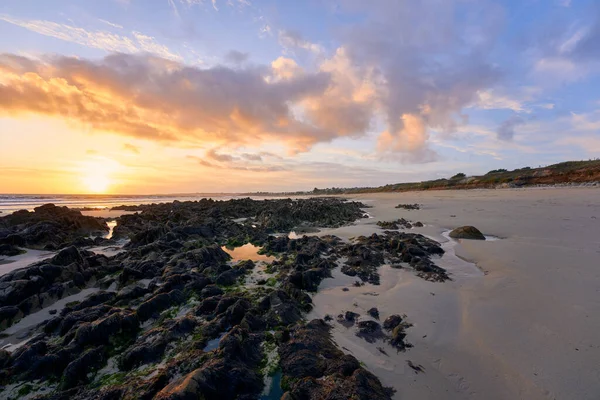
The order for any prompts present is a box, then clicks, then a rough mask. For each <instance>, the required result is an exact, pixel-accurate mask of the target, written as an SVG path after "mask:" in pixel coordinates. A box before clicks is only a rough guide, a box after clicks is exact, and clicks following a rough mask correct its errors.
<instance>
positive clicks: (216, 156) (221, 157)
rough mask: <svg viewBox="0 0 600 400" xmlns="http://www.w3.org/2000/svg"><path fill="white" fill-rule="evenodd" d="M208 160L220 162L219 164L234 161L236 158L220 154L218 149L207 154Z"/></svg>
mask: <svg viewBox="0 0 600 400" xmlns="http://www.w3.org/2000/svg"><path fill="white" fill-rule="evenodd" d="M205 156H206V157H207V158H210V159H211V160H215V161H219V162H231V161H233V160H234V157H233V156H231V155H229V154H220V153H217V149H211V150H208V151H207V152H206V154H205Z"/></svg>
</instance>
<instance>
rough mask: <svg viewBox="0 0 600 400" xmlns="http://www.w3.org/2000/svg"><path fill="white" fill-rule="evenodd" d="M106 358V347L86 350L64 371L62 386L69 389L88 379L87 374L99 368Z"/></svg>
mask: <svg viewBox="0 0 600 400" xmlns="http://www.w3.org/2000/svg"><path fill="white" fill-rule="evenodd" d="M104 359H105V356H104V349H103V348H102V347H96V348H93V349H90V350H87V351H86V352H84V353H83V354H82V355H81V356H80V357H79V358H77V359H75V360H74V361H72V362H71V363H70V364H69V365H67V368H65V371H64V372H63V376H62V381H61V388H62V389H69V388H72V387H74V386H76V385H77V384H79V383H80V382H85V381H86V380H87V374H88V373H89V372H91V371H92V370H93V369H99V364H100V363H102V362H103V361H104Z"/></svg>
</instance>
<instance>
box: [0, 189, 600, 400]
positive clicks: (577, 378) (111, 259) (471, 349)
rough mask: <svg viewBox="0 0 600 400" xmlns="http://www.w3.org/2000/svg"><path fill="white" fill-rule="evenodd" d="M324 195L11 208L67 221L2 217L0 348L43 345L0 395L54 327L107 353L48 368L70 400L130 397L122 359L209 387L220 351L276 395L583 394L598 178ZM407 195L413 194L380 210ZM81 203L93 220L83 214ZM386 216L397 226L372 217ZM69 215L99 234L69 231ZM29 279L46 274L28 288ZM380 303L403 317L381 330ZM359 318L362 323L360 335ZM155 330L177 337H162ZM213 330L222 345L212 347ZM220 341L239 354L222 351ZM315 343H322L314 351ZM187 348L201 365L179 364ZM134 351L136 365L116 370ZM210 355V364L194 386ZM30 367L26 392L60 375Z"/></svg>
mask: <svg viewBox="0 0 600 400" xmlns="http://www.w3.org/2000/svg"><path fill="white" fill-rule="evenodd" d="M343 197H344V199H347V200H350V201H340V200H339V199H335V198H323V197H322V198H315V199H306V198H302V199H297V200H285V199H279V200H276V201H275V200H273V201H269V202H262V201H256V200H251V199H243V200H232V201H230V202H213V201H210V200H202V201H200V202H188V203H186V202H183V203H177V202H176V203H170V204H159V205H151V206H145V207H142V211H141V214H132V211H117V210H115V211H109V210H103V211H89V212H88V211H85V212H83V213H79V212H77V211H69V210H66V209H63V208H60V207H54V206H44V207H43V208H42V209H38V210H37V211H36V212H35V213H30V214H27V215H26V218H28V220H26V221H29V222H26V224H30V225H26V226H36V225H35V224H36V223H39V219H38V218H42V219H47V218H50V219H53V218H54V219H55V220H57V219H56V218H60V219H59V220H60V221H63V218H66V221H73V223H64V222H61V223H60V224H59V227H58V228H52V229H58V230H57V231H56V235H58V236H59V237H60V238H61V239H60V241H56V237H55V235H54V234H52V235H42V236H32V235H30V234H29V233H28V232H29V230H28V228H25V229H23V227H22V226H21V225H15V228H12V229H16V230H15V232H20V233H19V234H21V235H23V236H22V238H21V239H20V240H23V241H28V243H32V244H34V245H35V246H36V247H37V248H44V249H45V250H28V251H27V253H25V254H20V255H16V256H12V257H6V258H4V259H3V261H2V262H1V264H0V275H2V276H3V278H2V280H3V288H4V292H3V293H4V294H3V295H4V296H5V297H4V302H5V304H6V307H4V308H3V309H2V310H3V312H4V315H6V317H5V319H4V320H3V323H4V324H6V325H5V328H4V331H3V333H4V334H5V336H4V338H3V340H2V343H1V345H2V346H3V348H4V350H6V351H8V352H9V353H7V352H5V353H3V354H5V355H6V357H11V358H10V359H9V361H8V362H9V363H12V364H14V365H18V364H15V363H17V360H18V358H19V356H20V354H22V353H23V352H24V351H26V350H28V349H31V348H33V346H34V345H35V343H34V342H33V341H36V342H39V343H42V342H43V343H46V344H45V346H49V350H48V353H49V354H46V355H44V354H39V355H35V356H34V358H35V359H36V360H38V361H36V362H39V363H42V364H35V363H30V364H27V366H20V367H19V368H25V371H26V373H27V374H29V375H17V374H15V375H14V377H13V378H12V380H11V381H10V382H11V383H10V386H7V388H6V390H7V393H8V392H10V393H16V391H18V390H20V388H21V387H23V385H25V384H26V382H29V381H28V380H25V381H23V377H25V376H31V375H32V374H39V373H40V372H38V370H35V369H31V370H29V368H30V367H29V366H30V365H44V364H43V363H44V362H47V360H53V359H54V357H56V355H57V354H60V352H61V351H62V349H63V346H62V345H58V344H57V343H59V342H60V340H64V341H66V342H69V341H70V343H71V344H70V345H69V354H68V357H69V359H70V360H71V361H70V362H71V364H73V363H74V364H73V365H76V364H77V363H78V362H79V361H78V357H79V356H80V354H81V351H83V347H82V346H83V345H85V344H86V343H88V342H89V343H91V344H94V345H95V346H97V347H96V349H97V351H98V352H101V353H102V354H107V356H106V357H107V358H98V359H97V360H96V361H95V363H96V367H94V368H96V370H98V372H96V373H91V372H90V371H91V370H90V371H88V372H86V373H85V374H84V372H85V370H83V372H81V373H79V372H74V371H79V370H78V369H70V368H67V369H65V371H68V374H69V379H71V380H70V381H69V382H70V383H69V385H71V386H77V387H78V388H79V389H78V390H79V391H80V392H79V393H80V395H81V396H83V397H82V398H85V397H86V396H88V395H89V394H90V393H92V392H94V391H95V390H97V389H96V387H97V385H101V386H102V390H104V391H110V390H113V389H114V390H120V391H121V392H122V393H137V391H138V390H141V389H142V388H144V387H145V385H146V383H145V382H146V380H145V379H146V378H143V377H141V376H140V375H139V374H138V372H140V371H145V372H146V373H150V372H151V373H150V375H149V376H150V377H157V379H159V378H158V377H159V376H160V377H161V378H160V379H161V381H160V382H161V383H160V384H157V385H158V386H156V387H154V386H152V389H148V390H150V391H149V392H148V393H157V392H158V391H160V394H162V395H167V394H173V393H178V395H179V394H181V395H183V394H185V393H190V394H192V393H196V392H197V391H198V390H199V389H198V388H197V387H194V386H189V385H188V384H187V383H186V382H190V379H192V378H193V377H195V376H204V375H203V374H205V373H206V374H208V375H206V376H210V377H212V378H206V379H208V380H207V384H209V383H210V385H213V384H217V383H218V382H235V380H236V379H238V378H237V377H236V376H235V375H234V374H232V375H229V373H230V371H231V368H229V367H228V365H229V364H228V363H230V362H235V363H238V364H236V365H238V366H239V367H240V368H242V370H243V371H244V372H243V375H244V376H246V377H247V378H248V379H251V381H252V382H253V383H252V385H251V386H249V387H248V388H247V389H245V390H246V391H247V392H248V393H249V394H252V395H256V394H257V393H259V392H260V391H261V390H262V395H261V396H260V398H261V399H265V400H273V399H276V398H277V399H278V398H279V397H280V396H281V393H283V391H286V390H287V391H289V393H292V394H293V395H294V394H296V395H298V394H299V393H305V392H304V391H306V390H309V391H310V398H322V396H325V395H326V393H329V392H330V391H337V392H338V393H339V395H343V394H344V393H345V394H347V393H356V394H357V393H363V397H362V398H381V399H386V400H387V399H390V398H393V399H402V398H415V399H428V398H444V399H481V398H485V399H506V398H518V399H590V400H592V399H596V398H597V394H598V393H600V368H599V367H598V364H597V360H599V359H600V349H599V348H598V346H597V344H596V341H595V338H596V336H597V332H599V331H600V317H598V316H599V315H600V312H599V311H600V300H599V298H598V291H599V288H600V271H599V270H598V268H597V266H598V265H600V242H599V241H598V232H599V229H598V219H600V191H599V190H597V189H593V188H536V189H533V188H530V189H502V190H460V191H424V192H406V193H377V194H374V193H371V194H360V195H356V196H343ZM413 204H418V205H419V207H417V208H418V209H414V210H413V209H405V208H402V207H397V206H398V205H413ZM408 208H412V207H411V206H409V207H408ZM98 214H101V215H98ZM99 216H101V217H102V218H107V219H106V220H102V219H100V220H99V219H97V218H91V217H99ZM20 218H25V217H23V216H22V217H20ZM114 218H117V219H116V220H115V219H114ZM399 219H404V220H402V221H403V222H398V224H399V225H402V227H401V228H400V229H395V228H386V229H383V228H382V227H380V226H378V223H380V225H384V226H386V227H389V226H391V225H390V222H391V221H397V220H399ZM382 222H386V223H385V224H381V223H382ZM417 222H420V223H421V224H422V225H421V224H418V223H417ZM105 223H106V225H103V224H105ZM31 224H33V225H31ZM465 225H472V226H475V227H476V228H478V229H479V230H481V232H483V234H484V235H485V237H486V240H485V241H483V240H466V239H452V238H450V235H449V232H450V231H451V230H452V229H454V228H457V227H461V226H465ZM7 226H9V227H10V226H13V225H10V223H9V225H7ZM157 226H161V227H163V228H161V229H156V227H157ZM327 226H328V227H327ZM74 227H75V228H76V227H86V229H88V230H89V231H90V232H96V231H98V230H100V231H101V233H102V235H101V236H96V237H94V238H93V239H92V237H93V235H92V237H90V236H86V237H84V238H81V237H80V235H81V234H82V232H81V231H80V230H79V229H78V228H77V229H75V228H74ZM74 229H75V230H74ZM274 232H275V233H274ZM373 234H376V235H373ZM86 235H90V233H88V234H86ZM332 235H333V236H332ZM7 238H8V236H7ZM6 240H8V239H6ZM11 240H12V239H11ZM436 242H438V243H439V245H440V246H437V244H436ZM48 247H51V248H52V249H53V250H52V251H49V250H47V248H48ZM440 254H441V255H440ZM417 255H418V256H417ZM41 260H44V261H41ZM250 260H251V261H250ZM31 263H37V264H33V265H29V264H31ZM44 264H51V265H50V266H47V265H46V266H44V267H43V268H42V266H43V265H44ZM28 265H29V266H28ZM91 266H94V267H93V268H90V267H91ZM124 266H125V268H124ZM436 266H437V267H436ZM438 267H439V268H438ZM17 268H23V270H20V271H17V270H16V269H17ZM436 268H438V269H436ZM440 268H441V269H440ZM51 271H57V272H58V271H62V272H61V273H60V275H57V274H55V273H54V272H51ZM86 271H87V272H86ZM37 274H43V275H44V277H45V278H44V279H48V280H49V281H50V282H52V283H51V284H49V285H48V284H41V281H40V279H39V278H37V277H36V276H37ZM23 277H26V279H28V282H29V283H28V284H30V285H37V286H35V289H34V290H36V291H37V293H36V292H34V294H33V296H30V293H22V291H20V290H13V288H19V287H22V286H23V285H24V284H25V282H26V281H23V280H22V278H23ZM448 278H450V279H448ZM29 290H31V289H29ZM28 296H29V297H28ZM15 305H18V307H15ZM215 307H216V309H215ZM374 309H376V312H373V310H374ZM19 310H20V311H21V312H19ZM213 310H215V311H213ZM216 310H221V311H216ZM51 311H52V313H51ZM57 313H58V314H57ZM88 313H92V314H90V315H91V316H90V320H89V321H88V320H86V318H87V316H86V315H87V314H88ZM105 313H113V314H114V315H118V320H119V321H120V322H119V325H118V326H114V327H111V328H110V329H109V328H107V327H106V326H105V325H103V324H104V322H103V321H107V320H108V319H107V318H108V317H107V316H106V314H105ZM353 313H354V314H353ZM53 315H59V317H53ZM398 317H401V319H402V329H400V330H399V331H398V330H397V329H394V328H391V329H389V328H386V324H387V322H388V321H387V320H388V319H390V318H398ZM110 318H111V319H112V318H113V317H110ZM63 319H64V321H68V320H74V321H79V322H78V324H89V323H90V322H92V321H96V322H94V325H93V326H94V327H97V329H98V331H97V332H96V333H95V334H94V335H92V336H89V337H87V336H86V337H81V338H80V339H78V342H77V343H75V342H73V341H72V337H73V335H75V333H74V332H75V330H76V328H77V326H79V325H75V327H74V328H73V331H72V332H71V333H68V331H69V329H70V328H69V326H70V325H66V326H67V328H64V330H63V328H61V329H59V330H56V328H53V327H56V326H63V325H61V324H63V323H66V322H61V321H63ZM312 320H315V321H314V322H310V321H312ZM86 321H87V322H86ZM127 321H131V322H127ZM384 321H385V322H384ZM128 324H133V325H132V326H130V325H128ZM173 324H185V325H186V326H187V328H175V327H174V326H175V325H173ZM238 324H239V325H238ZM90 326H92V325H90ZM177 326H179V325H177ZM394 327H396V328H397V327H399V325H397V323H396V325H394ZM370 328H373V329H374V330H373V331H372V332H371V333H372V335H371V334H370V333H369V334H367V335H364V334H363V333H364V332H365V331H369V329H370ZM382 328H384V330H382ZM113 329H114V330H113ZM365 329H366V330H365ZM44 332H45V333H44ZM272 332H280V333H281V335H280V334H279V333H276V334H275V335H274V336H270V335H272ZM285 332H288V333H287V334H288V335H289V338H286V336H285V334H284V333H285ZM330 334H331V339H332V340H333V342H332V341H331V340H330V338H329V337H330ZM404 334H406V336H405V337H404V336H403V335H404ZM36 335H37V336H36ZM111 335H112V336H115V337H116V335H125V336H126V337H128V338H129V342H127V344H126V345H125V347H123V348H121V349H119V353H122V354H123V355H122V356H121V355H119V356H114V355H113V356H109V355H110V354H111V353H114V351H115V350H114V349H113V347H112V346H114V344H113V343H114V342H113V341H112V339H111V340H108V341H107V340H105V339H104V338H108V337H111ZM278 335H279V336H278ZM99 338H102V340H100V339H99ZM171 338H172V339H171ZM268 338H271V339H268ZM58 339H60V340H58ZM170 340H174V343H175V344H176V345H174V347H165V346H166V343H168V342H169V341H170ZM232 340H233V341H236V343H238V344H236V345H235V346H230V345H229V344H230V343H232ZM163 343H164V346H163ZM228 343H229V344H228ZM257 343H261V344H260V345H257ZM238 346H239V347H240V348H241V349H243V352H248V353H244V354H248V357H247V358H244V359H243V360H240V359H237V358H236V357H237V356H236V355H237V354H238V353H239V351H240V350H236V349H237V348H238ZM169 349H171V350H169ZM196 349H202V350H201V352H200V353H197V351H198V350H196ZM298 349H310V350H309V351H307V352H306V351H304V352H302V351H301V352H298ZM8 354H10V356H9V355H8ZM250 354H251V355H250ZM316 354H321V355H323V354H326V355H327V359H326V361H323V360H321V361H319V360H320V359H315V358H314V357H315V355H316ZM200 356H201V358H198V357H200ZM261 357H262V358H265V360H266V361H265V362H266V366H263V367H261V368H263V369H261V374H262V375H263V377H262V378H261V379H257V378H256V376H254V375H253V373H252V372H251V371H253V369H255V368H257V366H258V365H263V364H258V361H259V360H260V359H261ZM200 359H202V360H212V361H211V362H203V363H197V361H193V362H192V360H200ZM223 360H229V361H223ZM240 362H241V364H239V363H240ZM340 362H341V364H340ZM123 363H124V364H123ZM215 363H217V364H215ZM116 364H119V365H120V366H121V367H120V368H125V369H124V370H118V369H115V368H114V366H115V365H116ZM65 366H66V364H64V365H63V366H62V367H61V368H64V367H65ZM134 366H136V368H138V369H137V370H134V372H135V371H137V372H136V373H134V374H131V375H127V374H126V373H125V372H122V371H128V370H129V369H131V368H132V367H134ZM35 368H38V367H35ZM90 368H91V367H90ZM214 368H217V370H221V368H224V369H223V371H227V372H223V373H224V374H225V375H223V376H224V377H223V378H222V379H218V380H217V381H215V382H212V379H213V378H214V376H213V375H211V374H212V373H213V372H214V370H213V369H214ZM269 371H271V372H269ZM336 371H337V372H336ZM344 371H346V372H344ZM347 371H354V372H353V373H351V374H349V373H348V372H347ZM65 373H67V372H65ZM273 373H274V375H272V374H273ZM339 373H342V375H343V378H340V375H338V374H339ZM369 373H372V374H373V375H369ZM86 374H89V375H86ZM123 374H125V375H123ZM198 374H200V375H198ZM344 374H345V375H344ZM51 375H52V373H50V372H46V373H44V374H42V375H37V376H40V378H43V379H47V378H48V377H49V376H51ZM215 376H216V375H215ZM359 376H360V377H361V378H358V377H359ZM369 376H370V377H369ZM86 377H87V378H86ZM123 377H125V378H126V380H122V379H123ZM303 377H304V378H307V377H310V378H309V380H302V379H300V378H303ZM117 378H118V379H119V381H118V382H117V381H115V379H117ZM263 378H264V380H263ZM193 379H196V378H193ZM245 379H246V378H245ZM43 382H44V381H40V382H39V383H36V384H35V385H34V387H33V389H34V392H37V393H42V392H44V391H47V390H52V391H60V390H61V389H62V388H61V387H56V386H55V385H54V384H52V385H50V386H48V385H47V384H45V383H43ZM107 382H108V383H110V384H106V383H107ZM283 382H285V389H284V383H283ZM167 383H168V385H167ZM309 383H310V385H312V386H310V385H309V386H306V385H307V384H309ZM115 384H116V389H115V386H114V385H115ZM86 385H89V387H88V386H86ZM165 385H166V386H165ZM280 385H281V387H280ZM332 385H333V386H332ZM207 387H208V386H207ZM211 387H212V386H211ZM228 387H229V386H228ZM332 388H333V389H332ZM386 388H392V389H393V391H389V390H387V389H386ZM203 390H204V389H203ZM206 390H208V389H206ZM211 390H212V389H211ZM219 390H225V387H223V388H222V389H219ZM215 393H216V392H215ZM219 393H220V392H219ZM215 395H216V394H215ZM364 396H366V397H364Z"/></svg>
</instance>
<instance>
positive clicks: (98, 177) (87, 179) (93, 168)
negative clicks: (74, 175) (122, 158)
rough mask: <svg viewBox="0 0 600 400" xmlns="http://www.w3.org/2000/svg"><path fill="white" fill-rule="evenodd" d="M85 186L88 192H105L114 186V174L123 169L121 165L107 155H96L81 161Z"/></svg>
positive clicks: (82, 181) (81, 171)
mask: <svg viewBox="0 0 600 400" xmlns="http://www.w3.org/2000/svg"><path fill="white" fill-rule="evenodd" d="M78 170H79V171H78V172H79V177H80V179H81V183H82V184H83V187H84V188H85V190H86V191H87V192H88V193H94V194H104V193H108V192H109V191H110V190H111V187H112V186H114V184H115V181H114V179H113V178H114V175H115V174H116V173H118V171H120V170H121V165H120V164H119V163H118V162H116V161H115V160H112V159H110V158H107V157H102V156H95V157H93V158H91V159H88V160H85V161H84V162H81V163H80V165H79V168H78Z"/></svg>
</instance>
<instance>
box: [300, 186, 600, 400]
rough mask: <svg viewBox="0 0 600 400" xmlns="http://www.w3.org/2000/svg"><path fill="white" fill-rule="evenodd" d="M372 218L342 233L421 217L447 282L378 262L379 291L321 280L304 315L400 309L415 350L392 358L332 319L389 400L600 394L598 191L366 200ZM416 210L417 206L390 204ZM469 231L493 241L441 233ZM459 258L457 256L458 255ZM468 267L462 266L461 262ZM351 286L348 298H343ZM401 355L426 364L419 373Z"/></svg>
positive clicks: (339, 278) (341, 340)
mask: <svg viewBox="0 0 600 400" xmlns="http://www.w3.org/2000/svg"><path fill="white" fill-rule="evenodd" d="M355 199H357V200H360V201H363V202H365V203H367V204H369V205H371V206H373V208H371V209H369V210H368V212H369V214H370V215H371V216H372V217H373V218H371V219H368V220H362V221H360V222H359V223H358V224H356V225H354V226H350V227H344V228H340V229H332V230H326V231H322V232H321V233H320V234H327V233H332V234H336V235H338V236H341V237H346V238H349V237H352V236H357V235H359V234H363V235H366V234H370V233H372V232H377V231H380V229H379V228H378V227H377V226H376V225H375V223H376V222H377V221H379V220H392V219H396V218H398V217H404V218H407V219H410V220H412V221H421V222H423V223H424V224H425V227H423V228H416V229H414V230H413V231H418V232H421V233H423V234H425V235H428V236H431V237H432V238H435V239H436V240H438V241H439V242H441V243H443V247H444V248H445V250H446V251H447V253H446V255H444V256H443V258H442V259H441V260H439V261H438V265H440V266H442V267H444V268H446V269H448V270H449V271H450V273H451V277H452V278H453V281H451V282H445V283H432V282H427V281H423V280H421V279H419V278H416V277H415V276H414V273H413V272H412V271H406V270H396V269H391V268H386V267H382V268H381V269H380V273H381V286H379V287H377V286H372V285H366V286H363V287H360V288H356V287H352V282H353V281H354V279H352V278H351V277H347V276H345V275H343V274H341V273H337V274H335V275H334V279H326V280H325V281H324V282H323V283H322V284H321V287H320V291H319V293H318V294H317V295H316V296H315V297H314V299H313V301H314V303H315V309H314V310H313V312H312V313H311V315H310V317H324V316H325V315H326V314H331V315H337V314H338V313H340V312H341V311H342V310H352V311H355V312H358V313H359V314H361V315H363V316H364V315H366V310H368V309H369V308H370V307H373V306H376V307H378V308H379V311H380V313H381V319H382V320H383V319H385V317H386V316H388V315H391V314H398V313H400V314H402V313H406V314H407V316H408V321H409V322H411V323H412V324H414V326H413V327H412V328H410V329H408V330H407V332H408V336H407V339H408V341H409V342H410V343H412V344H413V345H414V348H412V349H409V350H408V351H406V352H400V353H396V351H394V350H393V349H392V348H391V347H387V348H385V350H386V353H387V356H386V355H384V354H382V353H381V352H380V351H379V350H378V349H377V347H380V346H381V344H377V343H375V344H369V343H367V342H365V341H364V340H362V339H359V338H358V337H356V336H355V335H354V333H353V331H351V330H348V329H346V328H344V327H343V326H341V325H339V324H335V325H336V326H335V328H334V331H333V334H334V338H335V340H336V342H337V343H338V344H339V345H340V346H341V347H343V348H344V349H345V350H346V351H349V352H351V354H353V355H354V356H356V357H357V358H358V359H359V360H361V361H362V362H364V363H365V364H366V366H367V368H368V369H369V370H371V371H372V372H374V373H375V374H376V375H377V376H378V377H379V378H380V379H381V380H382V382H383V383H384V384H385V385H390V386H393V387H394V388H395V389H396V390H397V393H396V397H395V398H418V399H424V398H449V399H482V398H485V399H508V398H514V399H597V398H598V393H600V367H599V366H598V360H599V359H600V348H599V346H598V343H597V339H595V338H597V334H598V332H600V317H599V316H600V298H599V296H598V292H599V290H600V289H599V288H600V270H599V269H598V265H600V241H599V236H598V233H599V232H600V227H599V223H600V191H598V190H593V189H521V190H474V191H430V192H412V193H390V194H364V195H360V196H356V197H355ZM399 203H419V204H422V205H423V208H422V209H421V210H417V211H406V210H402V209H395V208H394V206H395V205H397V204H399ZM462 225H474V226H476V227H478V228H479V229H480V230H481V231H482V232H483V233H484V234H486V235H493V236H496V237H498V238H500V239H499V240H493V241H485V242H483V241H469V240H461V241H460V242H458V243H457V242H455V241H454V240H453V239H448V238H447V237H444V236H443V235H442V233H443V232H447V231H448V230H449V229H453V228H455V227H458V226H462ZM454 252H455V253H456V255H457V256H458V257H456V256H455V255H454V254H453V253H454ZM465 260H466V261H465ZM343 287H348V288H349V289H350V290H349V291H342V288H343ZM407 360H410V361H411V362H412V363H413V364H415V365H421V366H422V367H423V369H424V371H425V372H424V373H418V374H416V373H415V372H414V371H413V370H412V369H411V368H409V367H408V364H407Z"/></svg>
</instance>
